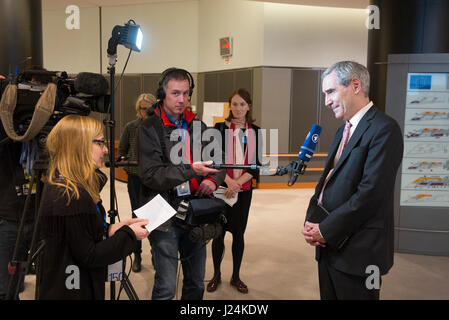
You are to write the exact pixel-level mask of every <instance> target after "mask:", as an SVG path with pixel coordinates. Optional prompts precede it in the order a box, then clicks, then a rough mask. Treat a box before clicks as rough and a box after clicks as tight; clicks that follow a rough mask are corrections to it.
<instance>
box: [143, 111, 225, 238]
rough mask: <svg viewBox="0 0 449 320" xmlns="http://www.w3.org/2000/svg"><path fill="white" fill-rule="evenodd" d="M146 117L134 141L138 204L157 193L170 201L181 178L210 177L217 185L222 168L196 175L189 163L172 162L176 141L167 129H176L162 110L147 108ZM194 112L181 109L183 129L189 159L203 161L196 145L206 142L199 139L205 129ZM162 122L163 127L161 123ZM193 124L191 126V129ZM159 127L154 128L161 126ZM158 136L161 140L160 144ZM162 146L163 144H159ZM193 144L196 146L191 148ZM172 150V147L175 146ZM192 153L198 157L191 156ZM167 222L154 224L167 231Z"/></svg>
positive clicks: (220, 182) (187, 179)
mask: <svg viewBox="0 0 449 320" xmlns="http://www.w3.org/2000/svg"><path fill="white" fill-rule="evenodd" d="M150 110H151V111H149V112H150V117H149V118H147V119H145V120H144V121H143V122H142V124H141V125H140V127H139V136H138V141H139V143H138V145H139V176H140V179H141V181H142V189H141V194H140V205H144V204H145V203H147V202H148V201H150V200H151V199H152V198H154V197H155V196H156V195H157V194H160V195H161V196H162V197H164V198H165V200H167V202H169V203H170V204H173V202H174V200H173V197H174V192H173V188H174V187H176V186H178V185H180V184H182V183H183V182H185V181H189V180H191V179H196V180H197V182H198V184H200V183H201V182H202V180H203V179H211V180H212V181H214V182H215V183H216V185H217V187H218V186H219V185H221V184H222V183H223V181H224V178H225V176H226V172H225V171H224V170H222V171H220V172H218V173H213V174H210V175H208V176H207V177H201V176H197V175H196V174H195V171H194V170H193V169H192V166H191V165H190V163H172V161H171V160H170V152H171V151H172V148H173V147H175V146H176V145H177V144H178V143H179V142H178V141H171V140H170V136H171V133H172V132H173V131H175V130H178V128H177V127H176V125H175V124H173V123H171V122H170V121H169V120H168V118H167V117H166V116H165V114H162V118H161V117H160V115H159V113H155V112H159V111H158V110H160V109H159V108H157V109H151V108H150ZM195 116H196V115H195V114H193V113H191V112H189V111H188V110H184V117H185V120H186V121H187V130H188V132H189V136H190V146H191V152H192V157H193V161H200V160H201V161H206V160H208V159H200V158H201V153H200V150H199V149H200V148H201V147H204V146H205V145H206V144H207V142H204V141H202V137H201V135H202V133H203V132H204V130H206V129H207V127H206V125H205V124H204V123H203V122H202V121H199V120H196V119H195ZM162 123H163V127H162ZM194 128H195V129H194ZM161 129H162V131H160V132H159V131H158V130H161ZM161 138H162V139H164V142H163V143H162V144H161ZM163 146H165V147H163ZM193 148H197V150H196V151H193ZM175 150H176V149H175ZM195 156H197V157H199V159H195ZM170 226H171V220H168V221H167V222H166V223H164V224H162V225H161V226H159V227H158V228H157V230H160V231H167V230H168V229H169V228H170Z"/></svg>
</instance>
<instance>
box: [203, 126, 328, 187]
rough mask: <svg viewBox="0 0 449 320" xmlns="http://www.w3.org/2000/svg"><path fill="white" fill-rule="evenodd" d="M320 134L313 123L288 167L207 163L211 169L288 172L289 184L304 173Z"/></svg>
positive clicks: (282, 173) (269, 174)
mask: <svg viewBox="0 0 449 320" xmlns="http://www.w3.org/2000/svg"><path fill="white" fill-rule="evenodd" d="M320 134H321V126H319V125H317V124H314V125H313V126H312V128H311V129H310V131H309V133H308V134H307V136H306V139H305V140H304V143H303V144H302V146H301V149H300V150H299V153H298V160H296V161H292V162H291V163H290V164H289V165H288V167H277V168H276V167H264V166H259V165H256V164H252V165H240V164H216V163H213V164H211V165H209V166H208V167H209V168H212V169H218V170H220V169H247V170H248V169H249V170H260V171H259V172H260V174H261V175H267V176H283V175H284V174H287V173H290V174H291V177H290V180H289V182H288V185H289V186H292V185H294V184H295V182H296V179H298V175H300V174H304V172H305V170H306V168H307V166H306V165H305V163H306V162H309V161H310V159H312V157H313V154H314V153H315V149H316V145H317V144H318V140H319V138H320Z"/></svg>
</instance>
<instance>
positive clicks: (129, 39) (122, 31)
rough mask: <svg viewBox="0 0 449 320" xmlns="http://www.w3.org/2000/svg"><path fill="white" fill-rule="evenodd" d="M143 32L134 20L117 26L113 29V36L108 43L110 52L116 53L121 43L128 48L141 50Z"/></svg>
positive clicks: (111, 53)
mask: <svg viewBox="0 0 449 320" xmlns="http://www.w3.org/2000/svg"><path fill="white" fill-rule="evenodd" d="M131 22H133V23H131ZM142 40H143V33H142V30H141V29H140V26H139V25H137V24H135V22H134V21H133V20H130V21H128V23H126V24H125V25H124V26H118V25H117V26H115V27H114V29H113V30H112V37H111V38H110V39H109V43H108V54H109V55H114V54H116V52H117V45H119V44H121V45H123V46H125V47H126V48H128V49H131V50H134V51H137V52H140V49H141V48H142Z"/></svg>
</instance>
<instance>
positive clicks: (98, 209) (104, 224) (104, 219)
mask: <svg viewBox="0 0 449 320" xmlns="http://www.w3.org/2000/svg"><path fill="white" fill-rule="evenodd" d="M96 206H97V211H98V213H99V214H100V216H101V218H102V219H103V226H104V227H106V225H107V223H106V216H105V215H103V213H102V212H101V210H100V207H99V206H98V203H97V204H96Z"/></svg>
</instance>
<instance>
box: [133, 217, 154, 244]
mask: <svg viewBox="0 0 449 320" xmlns="http://www.w3.org/2000/svg"><path fill="white" fill-rule="evenodd" d="M141 220H142V221H139V222H136V223H133V224H130V225H129V227H130V228H131V230H132V231H134V234H135V235H136V239H137V240H142V239H145V238H146V237H148V236H149V235H150V233H149V232H148V230H147V229H146V228H145V226H146V225H147V224H148V223H149V221H148V220H146V219H141Z"/></svg>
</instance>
